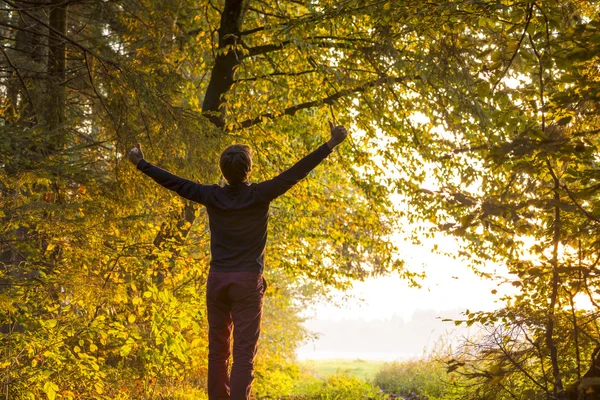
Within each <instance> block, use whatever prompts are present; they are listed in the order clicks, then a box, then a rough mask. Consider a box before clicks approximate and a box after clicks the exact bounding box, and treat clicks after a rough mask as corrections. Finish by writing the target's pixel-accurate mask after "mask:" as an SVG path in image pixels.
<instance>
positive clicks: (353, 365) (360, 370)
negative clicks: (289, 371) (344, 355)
mask: <svg viewBox="0 0 600 400" xmlns="http://www.w3.org/2000/svg"><path fill="white" fill-rule="evenodd" d="M383 364H384V362H383V361H369V360H361V359H355V360H348V359H341V358H340V359H337V358H336V359H330V360H307V361H302V362H300V363H299V365H300V368H301V369H304V370H307V371H309V372H311V373H313V374H314V375H316V376H317V377H319V378H322V379H325V378H327V377H328V376H330V375H334V374H338V373H345V374H347V375H350V376H354V377H356V378H359V379H362V380H364V381H370V380H372V379H373V377H374V376H375V374H376V373H377V371H378V370H379V369H380V368H381V366H382V365H383Z"/></svg>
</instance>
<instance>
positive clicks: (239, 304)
mask: <svg viewBox="0 0 600 400" xmlns="http://www.w3.org/2000/svg"><path fill="white" fill-rule="evenodd" d="M266 287H267V283H266V281H265V279H264V278H263V276H262V274H260V273H256V272H210V273H209V274H208V282H207V284H206V308H207V312H208V327H209V329H208V398H209V399H210V400H246V399H249V397H250V389H251V388H252V381H253V380H254V357H255V356H256V349H257V343H258V338H259V336H260V324H261V319H262V305H263V296H264V292H265V290H266ZM232 327H233V365H232V367H231V375H230V374H229V372H228V368H229V356H230V355H231V351H230V348H231V330H232Z"/></svg>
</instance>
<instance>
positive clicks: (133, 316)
mask: <svg viewBox="0 0 600 400" xmlns="http://www.w3.org/2000/svg"><path fill="white" fill-rule="evenodd" d="M127 321H129V323H130V324H133V323H134V322H135V315H133V314H129V317H127Z"/></svg>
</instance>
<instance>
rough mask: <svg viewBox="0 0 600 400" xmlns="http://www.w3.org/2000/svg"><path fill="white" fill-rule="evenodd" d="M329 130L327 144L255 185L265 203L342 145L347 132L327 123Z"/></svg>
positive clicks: (292, 184) (283, 191)
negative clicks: (329, 135) (273, 176)
mask: <svg viewBox="0 0 600 400" xmlns="http://www.w3.org/2000/svg"><path fill="white" fill-rule="evenodd" d="M329 128H330V130H331V138H330V139H329V141H328V142H327V143H324V144H323V145H321V147H319V148H318V149H317V150H315V151H313V152H312V153H310V154H309V155H307V156H306V157H304V158H303V159H301V160H300V161H298V162H297V163H296V164H294V165H293V166H292V167H291V168H289V169H288V170H286V171H284V172H282V173H281V174H279V175H277V176H276V177H275V178H273V179H270V180H268V181H264V182H261V183H259V184H258V185H257V189H258V191H259V193H260V195H261V196H262V197H263V198H264V199H265V200H266V201H272V200H273V199H275V198H277V197H279V196H281V195H282V194H284V193H285V192H287V191H288V190H290V189H291V188H292V186H294V185H295V184H296V183H298V182H299V181H300V180H302V179H303V178H304V177H306V175H308V173H309V172H310V171H312V170H313V169H314V168H315V167H316V166H317V165H319V164H320V163H321V161H323V160H324V159H325V157H327V156H328V155H329V154H331V151H332V150H333V148H334V147H335V146H337V145H338V144H340V143H342V142H343V141H344V140H345V139H346V137H347V136H348V132H347V131H346V128H344V127H343V126H334V125H333V123H331V122H329Z"/></svg>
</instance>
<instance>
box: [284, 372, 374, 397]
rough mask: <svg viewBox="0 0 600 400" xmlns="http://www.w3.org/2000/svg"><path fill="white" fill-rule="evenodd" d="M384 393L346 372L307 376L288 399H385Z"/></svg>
mask: <svg viewBox="0 0 600 400" xmlns="http://www.w3.org/2000/svg"><path fill="white" fill-rule="evenodd" d="M384 398H385V396H384V395H383V393H382V392H381V391H380V390H379V389H378V388H376V387H374V386H373V385H371V384H370V383H367V382H364V381H362V380H360V379H359V378H355V377H353V376H348V375H346V374H336V375H331V376H329V377H328V378H327V379H325V380H322V379H318V378H314V377H310V376H305V378H304V379H302V380H301V381H300V382H299V383H298V384H297V385H296V386H295V387H294V390H293V395H292V396H290V397H289V398H288V400H347V399H353V400H360V399H373V400H383V399H384Z"/></svg>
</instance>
